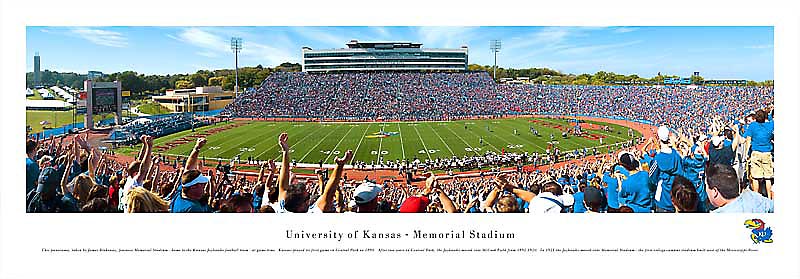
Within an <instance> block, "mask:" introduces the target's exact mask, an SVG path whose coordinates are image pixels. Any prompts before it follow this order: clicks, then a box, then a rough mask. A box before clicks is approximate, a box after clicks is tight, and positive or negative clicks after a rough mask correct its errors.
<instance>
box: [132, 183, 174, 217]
mask: <svg viewBox="0 0 800 279" xmlns="http://www.w3.org/2000/svg"><path fill="white" fill-rule="evenodd" d="M168 210H169V203H167V201H165V200H164V199H162V198H161V197H159V196H158V195H156V194H155V193H153V192H150V191H149V190H147V189H145V188H142V187H136V188H133V189H131V190H130V191H129V192H128V207H127V210H126V211H125V212H126V213H139V212H144V213H156V212H167V211H168Z"/></svg>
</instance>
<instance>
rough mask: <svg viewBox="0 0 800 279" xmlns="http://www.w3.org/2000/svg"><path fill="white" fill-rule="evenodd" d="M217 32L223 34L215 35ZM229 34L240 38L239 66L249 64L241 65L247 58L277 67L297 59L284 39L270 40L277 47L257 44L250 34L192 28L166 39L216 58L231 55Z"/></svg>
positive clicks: (257, 62) (201, 54)
mask: <svg viewBox="0 0 800 279" xmlns="http://www.w3.org/2000/svg"><path fill="white" fill-rule="evenodd" d="M212 30H213V31H212ZM218 32H224V33H225V34H224V35H223V34H217V33H218ZM230 34H236V35H239V36H242V41H243V43H242V51H241V53H240V54H239V62H240V64H245V63H246V64H250V63H248V62H245V63H242V62H244V61H243V60H246V59H247V58H250V59H254V60H256V61H254V62H253V63H252V64H265V65H279V64H281V63H283V62H287V61H290V62H293V61H297V58H296V57H294V56H293V55H291V54H290V52H289V49H291V47H290V46H289V45H288V40H287V39H286V38H284V37H278V38H273V39H274V40H270V41H272V42H275V43H277V44H281V45H280V46H277V47H276V46H274V45H271V44H263V43H259V42H258V41H257V40H256V39H255V37H256V36H254V35H252V34H248V33H246V32H239V31H236V32H234V31H231V30H228V31H226V30H217V29H202V28H196V27H193V28H187V29H184V30H183V31H181V32H180V33H179V34H177V35H167V37H170V38H172V39H175V40H177V41H180V42H184V43H187V44H190V45H192V46H195V47H198V48H200V49H201V51H198V52H195V54H197V55H200V56H204V57H208V58H218V57H224V56H225V55H231V54H232V50H231V49H230V38H228V37H227V36H228V35H230ZM298 51H299V50H298Z"/></svg>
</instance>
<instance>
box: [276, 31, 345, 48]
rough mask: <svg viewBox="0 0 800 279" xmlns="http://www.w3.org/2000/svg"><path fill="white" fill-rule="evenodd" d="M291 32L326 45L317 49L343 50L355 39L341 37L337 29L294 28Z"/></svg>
mask: <svg viewBox="0 0 800 279" xmlns="http://www.w3.org/2000/svg"><path fill="white" fill-rule="evenodd" d="M291 31H292V32H294V33H295V34H297V35H300V36H301V37H305V38H307V39H309V40H310V41H314V42H320V43H323V44H324V45H322V46H317V48H343V47H345V44H346V43H347V42H349V41H350V40H353V39H359V38H354V37H349V36H342V35H339V34H338V33H337V32H336V30H335V29H332V28H322V27H292V28H291Z"/></svg>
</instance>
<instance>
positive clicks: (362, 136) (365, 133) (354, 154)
mask: <svg viewBox="0 0 800 279" xmlns="http://www.w3.org/2000/svg"><path fill="white" fill-rule="evenodd" d="M370 126H372V123H370V124H369V125H367V129H366V130H364V134H363V135H361V140H359V141H358V145H357V146H356V151H353V158H355V156H356V154H358V149H359V148H361V142H362V141H364V137H366V136H367V131H369V127H370Z"/></svg>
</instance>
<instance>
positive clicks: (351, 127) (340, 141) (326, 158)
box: [322, 126, 356, 162]
mask: <svg viewBox="0 0 800 279" xmlns="http://www.w3.org/2000/svg"><path fill="white" fill-rule="evenodd" d="M355 127H356V126H350V130H347V133H345V134H344V136H343V137H342V139H340V140H339V142H338V143H336V146H334V147H333V150H331V153H329V154H328V156H327V157H325V160H324V161H322V162H328V158H330V157H331V155H333V151H336V148H339V144H341V143H342V141H343V140H344V139H346V138H347V135H349V134H350V131H352V130H353V128H355ZM334 158H336V157H334Z"/></svg>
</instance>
